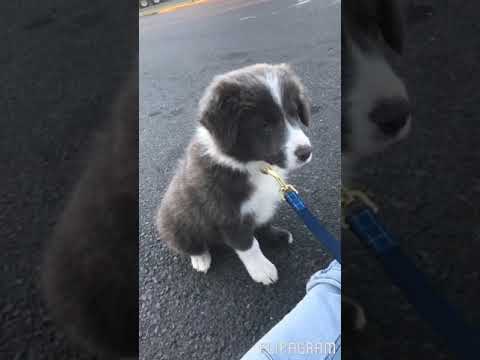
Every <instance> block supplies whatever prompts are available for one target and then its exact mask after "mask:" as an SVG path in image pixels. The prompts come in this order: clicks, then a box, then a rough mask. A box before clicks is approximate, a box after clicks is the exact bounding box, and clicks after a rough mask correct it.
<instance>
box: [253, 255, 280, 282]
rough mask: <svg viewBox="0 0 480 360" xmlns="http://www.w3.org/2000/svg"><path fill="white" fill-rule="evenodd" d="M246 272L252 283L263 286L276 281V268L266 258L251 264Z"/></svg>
mask: <svg viewBox="0 0 480 360" xmlns="http://www.w3.org/2000/svg"><path fill="white" fill-rule="evenodd" d="M247 270H248V273H249V274H250V276H251V278H252V279H253V280H254V281H256V282H258V283H261V284H263V285H271V284H273V283H274V282H276V281H277V280H278V272H277V268H276V267H275V265H273V264H272V263H271V262H270V260H268V259H267V258H266V257H264V258H263V259H261V260H260V259H259V260H258V261H256V262H254V263H251V264H250V266H248V267H247Z"/></svg>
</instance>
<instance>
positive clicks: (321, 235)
mask: <svg viewBox="0 0 480 360" xmlns="http://www.w3.org/2000/svg"><path fill="white" fill-rule="evenodd" d="M262 171H263V173H264V174H266V175H270V176H272V177H273V178H274V179H275V180H276V181H277V182H278V184H279V185H280V191H281V193H282V195H283V197H284V199H285V200H286V201H287V203H288V204H289V205H290V206H291V207H292V208H293V210H295V212H296V213H297V215H298V216H299V217H300V218H301V219H302V220H303V222H304V223H305V225H306V226H307V228H308V229H309V230H310V231H311V232H312V233H313V235H314V236H315V237H316V238H317V239H318V240H320V242H321V243H322V244H323V245H324V246H325V247H326V248H327V250H328V252H329V253H330V254H331V255H332V256H333V257H334V258H335V260H337V261H338V262H339V263H340V264H341V263H342V259H341V247H340V241H338V240H337V239H335V237H333V235H332V234H330V233H329V232H328V231H327V230H326V229H325V228H324V227H323V226H322V225H321V224H320V222H319V221H318V219H317V218H316V217H315V216H314V215H313V214H312V213H311V212H310V210H309V209H308V207H307V206H306V205H305V203H304V202H303V200H302V198H301V197H300V195H299V194H298V191H297V190H296V189H295V188H294V187H293V186H292V185H290V184H287V183H286V182H285V181H284V180H283V179H282V177H281V176H280V175H278V174H277V173H276V172H275V170H273V168H272V167H271V166H268V167H266V168H265V169H263V170H262Z"/></svg>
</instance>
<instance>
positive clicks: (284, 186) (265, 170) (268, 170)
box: [262, 165, 298, 194]
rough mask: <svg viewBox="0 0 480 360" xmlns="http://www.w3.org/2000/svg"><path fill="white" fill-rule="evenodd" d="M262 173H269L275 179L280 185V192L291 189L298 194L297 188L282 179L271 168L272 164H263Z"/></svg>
mask: <svg viewBox="0 0 480 360" xmlns="http://www.w3.org/2000/svg"><path fill="white" fill-rule="evenodd" d="M262 173H264V174H265V175H270V176H271V177H273V178H274V179H275V180H276V181H277V183H278V185H279V186H280V192H281V193H282V194H285V193H286V192H289V191H293V192H296V193H297V194H298V191H297V189H295V188H294V187H293V185H290V184H287V183H286V182H285V180H283V178H282V177H281V176H280V175H279V174H278V173H277V172H276V171H275V170H274V169H273V166H272V165H267V166H265V167H264V168H263V169H262Z"/></svg>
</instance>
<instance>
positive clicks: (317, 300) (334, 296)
mask: <svg viewBox="0 0 480 360" xmlns="http://www.w3.org/2000/svg"><path fill="white" fill-rule="evenodd" d="M340 289H341V266H340V264H339V263H338V262H337V261H332V262H331V263H330V265H329V266H328V267H327V268H326V269H324V270H320V271H318V272H316V273H315V274H314V275H313V276H312V277H311V278H310V280H309V281H308V283H307V293H306V295H305V297H304V298H303V299H302V300H301V301H300V302H299V303H298V304H297V305H296V306H295V307H294V308H293V309H292V310H291V311H290V312H289V313H288V314H287V315H286V316H285V317H284V318H283V319H282V320H281V321H280V322H279V323H278V324H277V325H275V326H274V327H273V328H272V329H271V330H270V331H269V332H268V333H267V334H266V335H265V336H263V337H262V338H261V339H260V340H259V341H258V342H257V343H256V344H255V345H254V346H253V347H252V348H251V349H250V350H249V351H248V352H247V353H246V354H245V355H244V356H243V357H242V359H241V360H284V359H289V360H297V359H302V360H305V359H308V360H310V359H311V360H313V359H315V360H320V359H340V344H341V341H340V339H341V337H340V335H341V291H340Z"/></svg>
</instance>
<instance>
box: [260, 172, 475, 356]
mask: <svg viewBox="0 0 480 360" xmlns="http://www.w3.org/2000/svg"><path fill="white" fill-rule="evenodd" d="M263 172H264V173H265V174H267V175H270V176H272V177H274V178H275V180H276V181H277V182H278V183H279V185H280V191H281V192H282V194H283V196H284V198H285V200H286V201H287V202H288V204H289V205H290V206H291V207H292V208H293V210H295V212H296V213H297V215H298V216H299V217H300V218H301V219H302V220H303V222H304V223H305V225H306V226H307V227H308V229H309V230H310V231H311V232H312V233H313V235H314V236H315V237H316V238H317V239H318V240H320V241H321V242H322V243H323V244H324V245H325V247H326V248H327V249H328V251H329V252H330V254H332V255H333V257H334V258H335V259H336V260H337V261H338V262H340V263H341V248H340V242H339V241H337V239H335V238H334V237H333V236H332V235H331V234H330V233H329V232H328V231H327V230H326V229H325V228H324V227H323V226H322V225H321V224H320V223H319V222H318V220H317V218H316V217H315V216H314V215H313V214H312V213H311V212H310V210H309V209H308V208H307V206H306V205H305V203H304V202H303V200H302V198H301V197H300V195H299V194H298V191H297V190H296V189H295V188H294V187H293V186H292V185H290V184H287V183H285V181H284V180H283V179H282V178H281V177H280V176H279V175H278V174H277V173H276V172H275V171H274V170H273V168H272V167H270V166H269V167H266V168H265V169H263ZM342 207H344V208H345V209H344V210H345V211H346V212H347V214H346V217H345V220H346V225H348V226H349V227H350V230H351V231H352V232H353V234H355V235H356V236H357V237H358V238H359V239H360V240H361V241H363V242H364V243H365V244H366V245H367V247H368V248H370V249H371V250H373V252H374V253H375V255H376V256H377V258H378V259H379V261H380V262H381V263H382V265H383V268H384V269H385V272H386V273H387V274H388V275H389V277H390V279H391V280H392V282H393V283H394V284H395V285H396V286H397V287H398V288H400V289H401V290H402V291H403V293H404V294H405V296H406V297H407V299H408V301H409V302H410V303H411V304H412V305H413V306H414V307H415V308H416V309H417V312H418V313H419V315H420V316H421V317H422V318H424V319H425V320H426V321H427V322H428V323H430V324H431V326H432V327H433V329H434V330H436V332H437V333H438V334H439V335H441V336H443V337H444V338H445V339H446V343H447V345H448V346H449V347H450V349H451V350H452V352H453V353H456V354H458V355H459V356H460V358H461V359H465V360H467V359H468V360H471V359H474V358H475V357H476V356H475V355H477V356H478V354H477V353H478V351H477V346H476V345H477V344H480V336H478V334H477V333H474V331H473V329H471V328H470V327H469V326H468V325H467V324H466V322H465V321H464V320H463V319H462V317H461V316H460V314H459V313H458V312H457V310H456V309H455V308H453V306H452V305H451V304H450V303H448V302H447V301H446V299H444V298H443V297H441V296H439V295H438V294H436V293H435V291H434V290H433V288H432V287H431V286H430V283H429V281H428V279H427V277H426V276H425V274H424V273H422V272H421V271H420V270H419V269H418V268H417V267H416V266H415V264H414V263H413V261H412V260H411V259H410V258H409V257H408V256H406V255H405V254H404V253H403V252H402V250H401V249H400V246H399V243H398V242H397V241H396V240H395V239H394V237H393V236H392V235H391V233H390V232H389V231H388V230H387V229H386V227H385V226H384V225H383V224H382V223H381V222H380V220H379V219H378V217H377V216H376V214H375V212H376V206H375V204H373V203H372V202H371V201H370V199H368V197H366V196H365V195H364V194H363V193H361V192H358V191H350V190H345V191H344V190H342Z"/></svg>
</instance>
